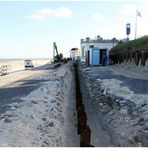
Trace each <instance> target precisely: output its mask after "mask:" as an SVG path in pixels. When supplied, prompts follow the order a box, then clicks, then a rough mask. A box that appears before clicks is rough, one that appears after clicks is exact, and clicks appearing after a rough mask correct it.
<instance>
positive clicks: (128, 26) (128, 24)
mask: <svg viewBox="0 0 148 148" xmlns="http://www.w3.org/2000/svg"><path fill="white" fill-rule="evenodd" d="M130 32H131V25H130V23H127V24H126V34H127V41H129V34H130Z"/></svg>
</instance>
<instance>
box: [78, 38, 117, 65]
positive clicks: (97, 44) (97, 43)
mask: <svg viewBox="0 0 148 148" xmlns="http://www.w3.org/2000/svg"><path fill="white" fill-rule="evenodd" d="M118 43H119V40H117V39H116V38H112V39H103V38H102V37H100V36H99V35H98V36H97V37H96V38H95V39H90V38H89V37H86V40H84V39H81V43H80V46H81V61H84V62H86V59H88V51H90V64H93V62H92V63H91V58H92V57H93V58H92V59H93V60H95V57H94V56H95V55H94V54H97V55H98V54H100V55H99V57H98V56H96V58H98V61H99V60H100V56H101V55H102V52H103V51H106V52H107V54H108V52H109V50H110V49H111V48H112V47H114V46H116V45H117V44H118ZM92 47H93V49H92ZM97 49H98V50H99V51H97ZM99 63H100V62H99Z"/></svg>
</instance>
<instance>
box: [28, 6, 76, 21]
mask: <svg viewBox="0 0 148 148" xmlns="http://www.w3.org/2000/svg"><path fill="white" fill-rule="evenodd" d="M72 14H73V11H72V10H71V9H70V8H67V7H60V8H57V9H51V8H44V9H39V10H36V11H35V12H34V14H33V15H30V16H28V18H30V19H33V20H43V19H46V18H48V17H61V18H68V17H70V16H72Z"/></svg>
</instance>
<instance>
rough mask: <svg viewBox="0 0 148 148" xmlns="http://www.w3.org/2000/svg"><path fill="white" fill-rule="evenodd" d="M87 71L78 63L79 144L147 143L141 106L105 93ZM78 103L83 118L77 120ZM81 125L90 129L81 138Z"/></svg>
mask: <svg viewBox="0 0 148 148" xmlns="http://www.w3.org/2000/svg"><path fill="white" fill-rule="evenodd" d="M86 70H87V69H85V70H84V68H83V67H82V66H81V65H79V67H78V68H77V74H76V77H78V76H79V80H78V79H77V78H76V80H77V81H79V82H77V83H80V86H76V87H78V88H77V89H76V90H77V91H76V95H77V98H81V97H82V98H83V101H82V100H81V99H79V100H77V112H78V133H79V134H80V146H83V143H84V145H85V143H88V144H89V145H91V146H93V145H94V146H96V147H108V146H122V147H132V146H148V142H147V141H148V140H147V139H148V133H147V128H146V125H145V124H144V120H142V118H141V116H140V114H141V113H140V109H139V108H137V107H135V106H133V104H131V102H127V101H126V102H125V101H124V100H122V99H121V98H117V97H115V96H108V95H106V93H105V89H104V90H103V89H102V87H101V84H100V83H99V81H97V80H96V79H95V78H94V77H91V75H89V74H88V73H87V72H86ZM79 88H80V89H81V92H79V90H80V89H79ZM82 102H83V103H84V104H83V103H82ZM79 105H80V106H81V110H82V111H81V112H83V116H84V119H79V114H80V113H79V112H80V111H79V107H78V106H79ZM84 108H85V109H84ZM80 120H81V122H82V123H81V125H79V124H80V122H79V121H80ZM83 124H84V125H85V126H84V125H83ZM86 125H89V126H86ZM81 126H83V128H84V127H88V129H89V130H88V131H89V132H90V133H89V132H88V131H87V134H88V133H89V134H88V135H89V136H88V135H87V134H86V135H85V136H86V137H85V138H84V140H83V136H81V132H80V131H81V129H83V128H80V129H79V127H81ZM89 145H87V146H89Z"/></svg>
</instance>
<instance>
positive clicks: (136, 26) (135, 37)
mask: <svg viewBox="0 0 148 148" xmlns="http://www.w3.org/2000/svg"><path fill="white" fill-rule="evenodd" d="M136 38H137V10H136V19H135V39H136Z"/></svg>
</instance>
